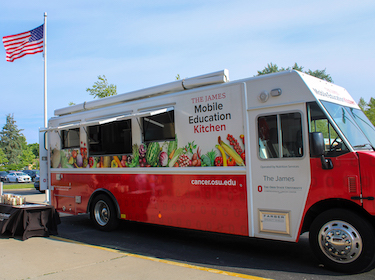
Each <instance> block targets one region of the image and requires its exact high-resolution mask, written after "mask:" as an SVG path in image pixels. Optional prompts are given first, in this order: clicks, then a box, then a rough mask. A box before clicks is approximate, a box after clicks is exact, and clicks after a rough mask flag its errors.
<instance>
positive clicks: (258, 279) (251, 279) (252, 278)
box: [50, 236, 271, 280]
mask: <svg viewBox="0 0 375 280" xmlns="http://www.w3.org/2000/svg"><path fill="white" fill-rule="evenodd" d="M50 238H52V239H55V240H59V241H63V242H69V243H74V244H79V245H82V246H86V247H91V248H95V249H99V250H104V251H108V252H113V253H118V254H122V255H125V256H129V257H134V258H139V259H144V260H149V261H154V262H159V263H164V264H169V265H174V266H180V267H184V268H190V269H195V270H200V271H205V272H210V273H215V274H221V275H226V276H232V277H237V278H241V279H249V280H271V279H269V278H263V277H258V276H252V275H246V274H242V273H235V272H229V271H224V270H220V269H214V268H209V267H204V266H197V265H191V264H185V263H180V262H175V261H170V260H163V259H159V258H155V257H148V256H143V255H137V254H132V253H127V252H124V251H121V250H118V249H111V248H106V247H102V246H98V245H90V244H86V243H83V242H79V241H74V240H71V239H67V238H62V237H58V236H50Z"/></svg>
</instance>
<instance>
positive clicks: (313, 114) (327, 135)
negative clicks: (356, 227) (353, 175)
mask: <svg viewBox="0 0 375 280" xmlns="http://www.w3.org/2000/svg"><path fill="white" fill-rule="evenodd" d="M307 111H308V113H309V132H322V133H323V137H324V147H325V151H326V155H327V156H331V157H334V156H338V155H341V154H345V153H347V152H349V149H348V148H347V146H346V145H345V144H344V142H343V141H342V139H341V138H340V136H339V135H338V134H337V132H336V130H335V129H334V128H333V127H332V125H331V124H330V122H329V120H328V119H327V117H326V115H325V114H324V112H323V111H322V110H321V109H320V107H319V106H318V104H316V103H315V102H313V103H309V104H307Z"/></svg>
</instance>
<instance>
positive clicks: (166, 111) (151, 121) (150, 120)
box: [139, 106, 176, 143]
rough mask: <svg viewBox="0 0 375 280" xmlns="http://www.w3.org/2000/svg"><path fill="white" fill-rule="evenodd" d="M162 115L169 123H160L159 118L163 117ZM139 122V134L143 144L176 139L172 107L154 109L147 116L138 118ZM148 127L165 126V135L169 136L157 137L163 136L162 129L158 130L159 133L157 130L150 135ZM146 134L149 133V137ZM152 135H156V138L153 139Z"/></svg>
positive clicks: (173, 109)
mask: <svg viewBox="0 0 375 280" xmlns="http://www.w3.org/2000/svg"><path fill="white" fill-rule="evenodd" d="M141 114H142V113H141ZM163 115H166V116H165V118H167V119H169V120H170V122H161V121H160V118H161V117H163ZM139 122H140V125H141V133H142V139H143V142H144V143H150V142H162V141H171V140H175V139H176V117H175V108H174V107H173V106H168V107H163V108H161V109H155V110H153V111H151V112H150V113H149V114H147V115H145V116H141V117H140V118H139ZM150 125H155V126H159V127H160V126H163V125H164V126H166V128H165V130H167V133H165V134H167V135H168V134H169V135H168V136H167V137H163V136H160V137H159V135H163V133H162V129H159V130H160V131H159V132H157V131H158V130H157V129H154V131H156V132H154V133H152V134H151V133H150V131H151V130H149V128H150V127H149V126H150ZM168 129H170V130H171V131H168ZM148 132H149V133H150V135H148ZM154 135H158V137H155V136H154Z"/></svg>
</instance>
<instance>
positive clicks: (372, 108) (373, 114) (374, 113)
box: [358, 97, 375, 125]
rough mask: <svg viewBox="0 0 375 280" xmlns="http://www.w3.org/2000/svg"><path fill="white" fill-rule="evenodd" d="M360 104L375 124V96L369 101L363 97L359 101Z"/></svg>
mask: <svg viewBox="0 0 375 280" xmlns="http://www.w3.org/2000/svg"><path fill="white" fill-rule="evenodd" d="M358 106H359V107H360V108H361V109H362V111H363V112H364V113H365V115H366V116H367V117H368V119H369V120H370V121H371V122H372V124H373V125H375V98H372V97H371V98H370V101H369V102H368V103H367V102H366V101H365V100H364V99H363V97H361V99H360V100H359V102H358Z"/></svg>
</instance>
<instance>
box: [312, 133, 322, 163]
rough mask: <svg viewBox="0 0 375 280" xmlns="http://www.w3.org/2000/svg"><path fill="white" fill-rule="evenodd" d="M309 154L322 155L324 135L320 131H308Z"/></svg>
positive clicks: (313, 155)
mask: <svg viewBox="0 0 375 280" xmlns="http://www.w3.org/2000/svg"><path fill="white" fill-rule="evenodd" d="M309 136H310V139H309V140H310V156H311V157H320V156H322V155H324V137H323V133H321V132H310V135H309Z"/></svg>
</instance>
